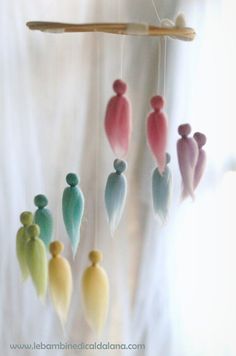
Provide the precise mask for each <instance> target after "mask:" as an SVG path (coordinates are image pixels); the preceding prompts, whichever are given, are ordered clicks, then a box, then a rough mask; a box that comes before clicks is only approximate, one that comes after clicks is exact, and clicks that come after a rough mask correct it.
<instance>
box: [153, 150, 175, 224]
mask: <svg viewBox="0 0 236 356" xmlns="http://www.w3.org/2000/svg"><path fill="white" fill-rule="evenodd" d="M169 162H170V155H169V154H168V153H167V154H166V163H167V164H168V163H169ZM171 186H172V175H171V171H170V169H169V167H168V166H167V165H166V167H165V170H164V172H163V173H162V175H161V174H160V172H159V170H158V168H156V169H155V170H154V171H153V175H152V197H153V208H154V212H155V214H156V215H157V216H158V217H159V218H160V221H161V222H162V223H165V222H166V219H167V216H168V211H169V206H170V199H171Z"/></svg>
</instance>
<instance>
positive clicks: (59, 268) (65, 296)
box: [48, 241, 73, 325]
mask: <svg viewBox="0 0 236 356" xmlns="http://www.w3.org/2000/svg"><path fill="white" fill-rule="evenodd" d="M49 248H50V252H51V254H52V258H51V260H50V261H49V265H48V269H49V290H50V296H51V300H52V303H53V306H54V308H55V311H56V313H57V315H58V317H59V319H60V321H61V323H62V325H64V324H65V322H66V320H67V315H68V311H69V307H70V302H71V294H72V284H73V283H72V273H71V267H70V264H69V262H68V261H67V260H66V259H65V258H64V257H62V256H60V253H61V252H62V251H63V249H64V246H63V244H62V243H61V242H59V241H54V242H52V243H51V244H50V247H49Z"/></svg>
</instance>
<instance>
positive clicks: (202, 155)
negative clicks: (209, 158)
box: [193, 132, 207, 190]
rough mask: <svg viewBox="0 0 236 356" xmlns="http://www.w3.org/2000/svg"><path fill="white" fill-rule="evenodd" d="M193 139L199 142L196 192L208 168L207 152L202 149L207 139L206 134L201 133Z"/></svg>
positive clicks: (195, 176) (195, 174)
mask: <svg viewBox="0 0 236 356" xmlns="http://www.w3.org/2000/svg"><path fill="white" fill-rule="evenodd" d="M193 138H194V139H195V141H196V142H197V145H198V151H199V154H198V160H197V164H196V167H195V173H194V184H193V186H194V190H195V189H196V188H197V186H198V184H199V182H200V180H201V178H202V176H203V173H204V171H205V167H206V152H205V151H204V150H203V149H202V147H203V146H204V145H205V144H206V141H207V138H206V136H205V135H204V134H202V133H200V132H196V133H195V134H194V135H193Z"/></svg>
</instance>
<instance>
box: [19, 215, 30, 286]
mask: <svg viewBox="0 0 236 356" xmlns="http://www.w3.org/2000/svg"><path fill="white" fill-rule="evenodd" d="M20 222H21V223H22V225H23V226H22V227H21V228H20V229H19V230H18V232H17V235H16V255H17V259H18V262H19V266H20V270H21V276H22V281H25V280H26V279H27V278H28V276H29V269H28V266H27V262H26V255H25V253H26V250H25V246H26V243H27V242H28V240H29V235H28V233H27V228H28V226H30V225H31V224H32V223H33V214H32V213H30V212H29V211H24V212H23V213H22V214H21V215H20Z"/></svg>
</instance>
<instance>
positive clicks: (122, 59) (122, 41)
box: [120, 36, 125, 79]
mask: <svg viewBox="0 0 236 356" xmlns="http://www.w3.org/2000/svg"><path fill="white" fill-rule="evenodd" d="M121 37H122V38H121V58H120V79H123V72H124V61H125V36H121Z"/></svg>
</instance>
